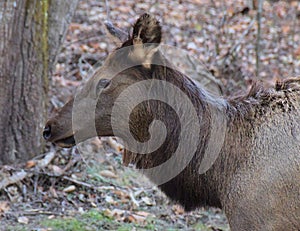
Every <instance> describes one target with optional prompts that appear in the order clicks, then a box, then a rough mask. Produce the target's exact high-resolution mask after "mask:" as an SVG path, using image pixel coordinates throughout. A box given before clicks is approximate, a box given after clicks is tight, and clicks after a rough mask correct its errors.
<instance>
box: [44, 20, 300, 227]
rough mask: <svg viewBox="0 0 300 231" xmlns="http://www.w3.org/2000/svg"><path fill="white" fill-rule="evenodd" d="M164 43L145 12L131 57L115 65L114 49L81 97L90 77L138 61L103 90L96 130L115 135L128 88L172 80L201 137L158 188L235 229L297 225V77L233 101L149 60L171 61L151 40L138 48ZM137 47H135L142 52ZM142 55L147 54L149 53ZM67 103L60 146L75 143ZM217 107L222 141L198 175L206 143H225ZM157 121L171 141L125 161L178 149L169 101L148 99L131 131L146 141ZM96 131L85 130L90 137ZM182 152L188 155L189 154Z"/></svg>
mask: <svg viewBox="0 0 300 231" xmlns="http://www.w3.org/2000/svg"><path fill="white" fill-rule="evenodd" d="M139 32H140V33H139ZM137 38H140V39H141V40H139V39H137ZM160 40H161V32H160V26H159V23H158V22H157V21H156V20H155V19H154V18H153V17H151V16H149V15H143V16H142V17H141V18H140V19H139V20H138V21H137V23H136V24H135V26H134V28H133V35H132V37H131V38H130V39H129V40H128V41H126V42H125V43H124V44H123V45H122V47H126V46H130V45H135V46H134V47H132V48H131V49H130V51H129V53H128V54H127V56H128V59H123V60H122V63H117V64H116V63H114V60H115V59H114V58H115V55H116V54H112V55H111V56H110V57H109V58H108V61H107V62H106V66H105V67H104V69H102V70H100V71H98V72H97V73H96V74H95V76H94V77H93V79H91V80H90V83H88V85H87V87H85V88H84V89H83V90H82V93H81V94H82V95H83V96H86V95H88V92H91V88H92V86H93V81H95V79H97V78H99V76H101V75H107V73H110V71H111V70H112V69H110V68H114V69H115V68H117V67H119V66H122V65H123V64H124V63H128V62H135V63H137V66H135V67H132V68H129V69H127V70H124V71H122V72H120V73H119V74H118V75H117V76H116V77H115V78H113V79H112V80H111V83H110V86H109V87H108V88H107V89H105V90H103V92H102V93H101V95H100V99H101V100H100V101H99V102H98V103H97V109H96V129H97V133H98V135H99V136H109V135H114V134H113V132H112V129H111V125H110V121H111V120H110V119H111V118H110V115H111V107H112V105H113V102H114V100H115V99H116V98H117V97H118V95H119V94H120V93H121V92H122V90H123V89H125V88H126V87H127V86H130V85H131V84H133V83H136V82H139V81H142V80H146V79H159V80H166V81H167V82H170V83H173V84H174V85H176V86H177V87H179V88H180V89H181V91H183V92H185V94H186V95H187V96H188V98H189V99H190V101H191V102H192V104H193V105H194V107H195V109H196V111H197V114H198V117H199V122H200V130H199V137H200V140H199V144H198V146H197V151H196V153H195V155H194V156H193V158H192V160H191V161H190V162H189V164H188V165H187V166H186V167H185V169H184V170H183V171H182V172H180V173H179V174H178V175H177V176H176V177H174V178H173V179H171V180H170V181H168V182H166V183H164V184H162V185H159V187H160V189H161V190H162V191H163V192H165V193H166V195H167V196H168V197H169V198H171V199H172V200H174V201H177V202H179V203H180V204H181V205H182V206H183V207H184V208H185V209H186V210H188V211H189V210H193V209H196V208H197V207H200V206H214V207H219V208H222V209H223V210H224V211H225V213H226V216H227V218H228V220H229V224H230V227H231V229H232V230H278V231H280V230H299V229H300V185H299V184H300V183H299V182H300V154H299V150H300V143H299V142H300V107H299V102H300V88H299V87H300V84H299V83H300V79H299V78H294V79H287V80H284V81H281V82H277V83H276V85H275V87H274V88H270V89H265V88H263V87H261V86H259V85H255V86H254V87H253V88H252V89H251V90H250V92H249V94H248V95H245V96H240V97H236V98H232V99H227V100H224V99H222V98H216V97H213V96H211V95H209V94H208V93H207V92H206V91H205V90H203V89H200V88H198V87H197V86H196V85H195V84H194V83H193V82H192V81H191V80H190V79H189V78H187V77H186V76H184V75H183V74H181V73H180V72H178V71H176V70H174V69H172V68H170V67H167V66H159V65H153V64H151V59H155V60H159V61H160V62H161V63H166V64H167V63H168V61H167V60H166V59H165V58H164V56H163V55H162V54H161V53H160V52H159V51H157V50H155V49H156V48H157V46H156V45H149V47H146V48H145V49H146V50H145V51H144V50H139V47H138V46H139V45H141V44H140V42H141V41H142V44H144V43H147V42H157V43H159V42H160ZM135 41H136V42H137V43H136V42H135ZM134 52H138V55H136V54H135V53H134ZM140 52H145V55H144V56H143V55H141V54H142V53H140ZM123 55H124V54H123ZM132 57H134V58H132ZM144 57H146V58H144ZM149 61H150V62H149ZM149 63H150V64H149ZM103 73H105V74H103ZM126 85H127V86H126ZM166 97H168V92H166ZM124 103H125V104H126V101H124ZM70 107H72V104H70V103H69V104H68V105H67V106H66V107H65V108H63V109H62V110H61V112H59V113H58V115H57V116H55V117H53V118H51V119H50V120H49V121H48V123H47V125H50V126H51V130H52V133H53V134H55V135H52V136H51V137H50V138H49V139H48V140H50V141H52V142H55V143H58V144H60V145H61V146H69V145H70V143H68V142H64V139H63V138H64V134H65V138H68V136H69V130H70V126H69V125H68V126H67V127H63V126H62V125H63V124H66V123H65V122H64V121H62V118H63V120H65V119H66V118H69V120H70V121H71V117H70V116H71V115H70ZM216 110H218V111H219V112H220V113H221V114H222V116H223V117H225V121H226V124H224V126H226V133H225V138H224V142H223V143H222V148H221V151H220V153H219V155H218V158H217V159H216V161H215V162H214V164H213V165H212V167H211V168H210V169H209V170H208V171H206V172H205V173H201V174H200V173H199V172H198V170H199V168H200V164H201V161H202V160H203V158H204V154H205V151H206V148H207V146H208V143H209V142H210V141H213V142H215V143H216V144H217V142H220V140H215V139H216V138H215V137H214V134H212V133H211V127H212V126H213V124H212V123H213V122H212V121H213V119H212V118H213V115H214V113H216ZM66 113H67V114H68V115H66ZM120 113H121V112H120ZM154 119H157V120H161V121H163V123H164V124H165V125H166V127H167V138H166V140H165V141H164V143H163V145H162V146H161V147H160V148H158V149H157V150H156V151H154V152H153V153H151V154H147V155H142V154H138V153H132V152H130V151H128V150H125V151H124V155H123V162H124V164H125V165H129V164H134V165H135V166H136V167H137V168H138V169H147V168H151V167H155V166H159V165H160V164H162V163H164V162H165V161H166V160H168V159H169V158H170V157H171V156H172V155H173V153H174V152H175V150H176V148H177V143H178V142H179V134H180V132H181V130H182V129H184V127H181V126H180V124H179V118H178V114H176V113H175V111H174V110H173V109H172V108H171V107H170V106H168V105H166V104H165V103H162V102H159V101H156V100H149V101H147V102H143V103H141V104H140V105H138V106H137V107H136V108H135V109H134V110H133V111H132V113H131V116H130V129H131V133H132V134H133V136H134V137H135V139H137V140H138V141H140V142H143V141H147V140H148V139H149V138H150V137H149V132H148V130H149V125H150V123H151V122H152V121H153V120H154ZM67 124H69V123H67ZM62 127H63V128H62ZM122 129H124V134H125V129H126V128H125V126H124V127H122V126H121V127H119V130H120V132H121V134H122ZM298 134H299V135H298ZM157 135H160V134H157ZM91 136H92V134H87V135H86V137H85V138H89V137H91ZM58 137H59V138H58ZM121 138H123V140H124V142H125V143H126V135H124V136H122V135H121ZM82 140H84V139H82ZM72 144H74V143H72ZM72 144H71V145H72ZM181 157H182V158H184V157H185V153H182V156H181ZM178 163H179V164H180V159H178ZM160 171H161V172H159V173H160V174H165V173H166V172H167V171H172V168H170V169H161V170H160ZM148 177H149V178H150V179H152V180H153V181H154V183H155V180H156V179H155V178H153V177H152V176H151V175H148Z"/></svg>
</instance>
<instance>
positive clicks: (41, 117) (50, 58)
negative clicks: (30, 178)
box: [0, 0, 78, 164]
mask: <svg viewBox="0 0 300 231" xmlns="http://www.w3.org/2000/svg"><path fill="white" fill-rule="evenodd" d="M77 2H78V0H70V1H60V0H16V1H11V0H2V1H1V2H0V164H8V163H15V162H20V161H24V160H27V159H29V158H31V157H33V156H35V155H37V154H39V153H40V152H41V149H42V147H43V141H42V138H41V132H42V130H43V125H44V122H45V118H46V112H47V93H48V85H49V84H48V82H49V74H50V71H51V67H52V66H53V65H54V63H55V58H56V54H57V52H58V50H59V48H60V45H61V43H62V41H63V39H64V36H65V33H66V30H67V27H68V24H69V23H70V21H71V17H72V15H73V13H74V11H75V9H76V5H77Z"/></svg>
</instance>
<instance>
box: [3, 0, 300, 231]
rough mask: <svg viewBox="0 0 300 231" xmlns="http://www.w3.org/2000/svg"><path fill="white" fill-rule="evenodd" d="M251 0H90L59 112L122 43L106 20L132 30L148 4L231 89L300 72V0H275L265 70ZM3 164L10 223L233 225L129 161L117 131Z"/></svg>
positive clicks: (176, 39)
mask: <svg viewBox="0 0 300 231" xmlns="http://www.w3.org/2000/svg"><path fill="white" fill-rule="evenodd" d="M247 2H248V1H242V0H229V1H220V0H189V1H180V0H179V1H173V0H168V1H163V2H160V1H157V0H146V1H134V0H127V1H124V0H122V1H121V0H116V1H108V3H109V9H110V10H109V11H107V7H106V5H105V1H96V0H87V1H80V2H79V5H78V9H77V11H76V13H75V15H74V18H73V21H72V23H71V24H70V26H69V30H68V33H67V35H66V39H65V42H64V44H63V47H62V50H61V53H60V54H59V55H58V59H57V64H56V66H55V68H54V69H55V70H54V71H53V77H52V87H51V91H50V110H49V114H50V113H51V112H52V111H53V110H55V109H56V108H58V107H60V106H62V105H63V104H64V103H65V102H66V101H67V100H68V98H69V97H70V96H71V95H72V94H74V93H75V89H76V87H78V86H81V85H82V84H83V83H85V82H86V80H87V79H88V77H89V75H88V72H89V69H90V68H91V66H93V65H95V64H96V63H99V61H103V60H104V59H105V57H107V55H108V54H109V52H110V51H112V50H113V49H115V48H116V46H117V45H118V44H117V42H114V41H113V39H112V37H110V36H108V35H107V32H106V30H105V26H104V21H105V20H108V19H109V20H111V21H112V22H113V23H114V24H115V25H116V26H117V27H119V28H122V29H124V30H125V31H128V30H129V29H128V28H130V26H132V24H133V23H134V22H135V20H136V19H137V17H138V16H139V15H140V14H142V13H144V12H150V13H151V14H153V15H155V16H156V17H157V18H158V19H159V20H160V21H161V25H162V28H163V43H164V44H168V45H171V46H176V47H179V48H181V49H184V50H185V51H187V52H188V53H189V54H190V55H193V56H194V57H195V58H196V59H198V60H199V62H201V63H202V64H204V65H205V67H206V69H207V70H208V71H210V72H211V73H212V74H213V75H214V76H215V77H216V79H217V80H219V81H221V82H222V85H223V86H224V89H225V90H224V95H234V94H242V93H245V92H247V90H248V89H249V86H250V85H251V84H252V83H253V82H255V81H257V80H262V81H263V82H264V84H265V85H267V86H269V85H272V84H273V83H274V81H275V80H277V79H283V78H286V77H290V76H299V75H300V33H299V32H300V3H299V2H298V1H290V2H289V3H287V2H283V1H279V2H275V3H270V2H268V1H265V3H264V5H263V15H262V20H261V40H260V44H261V45H260V48H259V49H258V50H259V51H260V55H259V60H260V61H259V69H258V70H257V65H256V50H257V49H256V48H257V21H256V13H257V12H256V10H255V9H252V8H251V7H250V8H249V6H248V5H246V3H247ZM249 2H250V1H249ZM107 13H109V14H107ZM257 73H258V75H257ZM0 173H1V174H0V176H1V179H0V180H1V181H0V188H1V186H3V182H4V181H5V179H4V176H7V178H8V179H9V180H11V182H10V183H9V184H5V187H3V188H2V189H1V190H0V223H1V226H0V230H12V231H15V230H39V231H46V230H70V231H71V230H229V227H228V224H227V221H226V218H225V216H224V214H223V213H222V211H221V210H219V209H213V208H199V209H198V210H196V211H194V212H189V213H186V212H184V210H183V209H182V208H181V207H180V206H179V205H176V204H174V203H173V202H170V201H168V199H167V198H166V196H165V195H164V194H163V193H161V192H160V191H159V190H158V189H157V187H155V186H154V185H152V184H151V183H150V182H149V180H148V179H146V178H145V177H143V176H142V175H140V174H139V173H137V172H136V171H135V170H133V169H130V168H126V167H124V166H122V146H121V145H120V144H119V143H118V141H117V140H116V139H114V138H106V139H101V140H99V139H96V138H95V139H91V140H89V141H86V142H84V143H82V144H80V145H78V146H77V147H74V148H71V149H61V148H57V147H55V146H52V145H50V144H48V147H47V152H45V153H43V154H41V155H39V156H38V157H37V158H35V159H34V160H31V161H28V162H27V163H25V164H21V165H15V166H3V167H2V168H1V169H0ZM18 177H19V178H18ZM16 179H17V180H16ZM18 179H19V180H18ZM1 184H2V185H1Z"/></svg>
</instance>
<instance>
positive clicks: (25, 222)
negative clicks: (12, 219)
mask: <svg viewBox="0 0 300 231" xmlns="http://www.w3.org/2000/svg"><path fill="white" fill-rule="evenodd" d="M18 222H19V223H20V224H25V225H26V224H28V222H29V219H28V218H27V217H18Z"/></svg>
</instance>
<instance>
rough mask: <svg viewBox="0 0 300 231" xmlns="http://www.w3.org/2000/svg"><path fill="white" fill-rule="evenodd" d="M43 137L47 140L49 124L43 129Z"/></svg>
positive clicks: (49, 130)
mask: <svg viewBox="0 0 300 231" xmlns="http://www.w3.org/2000/svg"><path fill="white" fill-rule="evenodd" d="M43 137H44V139H45V140H49V139H50V137H51V126H50V125H47V126H46V127H45V128H44V131H43Z"/></svg>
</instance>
